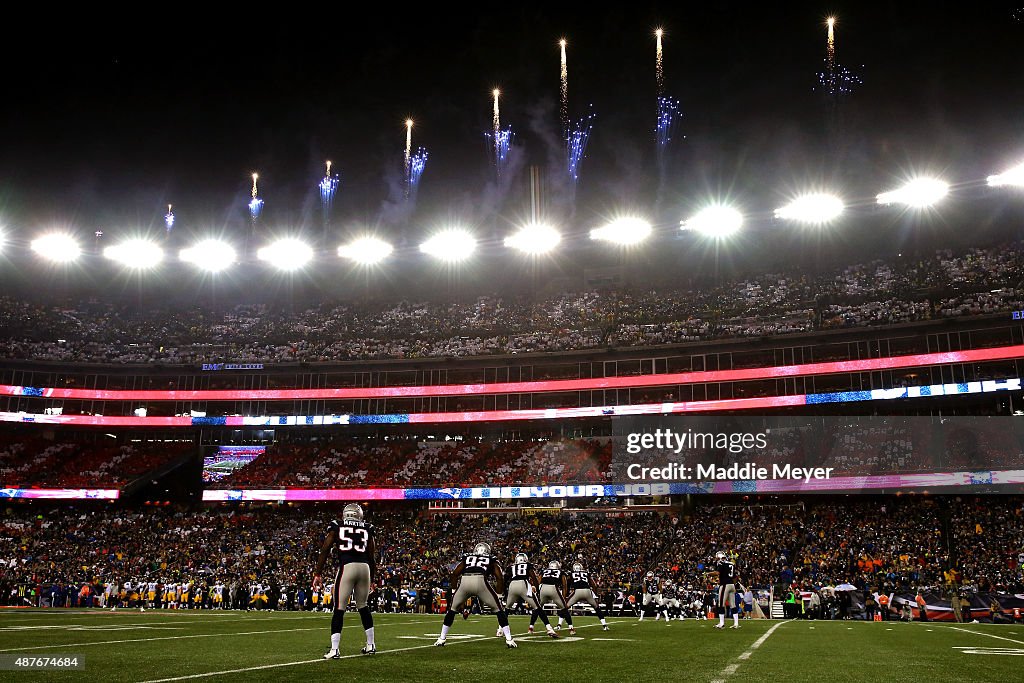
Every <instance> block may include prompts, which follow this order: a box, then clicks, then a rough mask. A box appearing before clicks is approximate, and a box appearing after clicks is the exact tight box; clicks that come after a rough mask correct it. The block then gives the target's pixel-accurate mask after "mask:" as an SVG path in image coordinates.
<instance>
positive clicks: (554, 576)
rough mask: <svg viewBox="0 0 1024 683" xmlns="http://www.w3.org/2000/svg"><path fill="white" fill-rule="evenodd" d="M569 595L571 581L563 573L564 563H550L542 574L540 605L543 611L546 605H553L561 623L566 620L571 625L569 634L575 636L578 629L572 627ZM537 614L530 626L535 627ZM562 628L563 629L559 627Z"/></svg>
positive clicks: (531, 618)
mask: <svg viewBox="0 0 1024 683" xmlns="http://www.w3.org/2000/svg"><path fill="white" fill-rule="evenodd" d="M568 594H569V579H568V577H567V576H566V575H565V572H563V571H562V563H561V562H559V561H558V560H551V561H550V562H548V566H547V568H546V569H543V570H542V571H541V573H540V598H539V599H538V602H539V603H540V607H541V609H543V608H544V605H546V604H548V603H549V602H550V603H553V604H554V605H555V607H557V608H558V617H559V623H561V620H562V619H565V620H566V621H567V622H568V623H569V633H571V634H575V633H576V627H574V626H573V625H572V615H571V614H569V610H568V608H567V607H566V604H565V601H566V596H567V595H568ZM537 616H538V615H537V614H535V615H533V616H532V617H530V625H531V626H533V624H534V622H536V620H537ZM559 628H561V627H559Z"/></svg>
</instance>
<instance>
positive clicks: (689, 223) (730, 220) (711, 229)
mask: <svg viewBox="0 0 1024 683" xmlns="http://www.w3.org/2000/svg"><path fill="white" fill-rule="evenodd" d="M742 227H743V214H742V213H740V212H739V211H737V210H736V209H734V208H732V207H731V206H725V205H724V204H712V205H711V206H708V207H706V208H704V209H701V210H700V211H698V212H697V213H696V214H694V215H693V216H691V217H690V219H689V220H685V221H681V222H680V224H679V228H680V229H681V230H688V231H689V230H692V231H694V232H698V233H700V234H701V235H704V236H705V237H713V238H715V239H718V238H722V237H728V236H730V235H734V234H735V233H737V232H739V229H740V228H742Z"/></svg>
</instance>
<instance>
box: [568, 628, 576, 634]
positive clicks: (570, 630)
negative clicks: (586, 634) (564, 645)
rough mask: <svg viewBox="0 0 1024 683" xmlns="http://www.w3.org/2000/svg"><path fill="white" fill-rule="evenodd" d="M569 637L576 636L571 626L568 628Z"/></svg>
mask: <svg viewBox="0 0 1024 683" xmlns="http://www.w3.org/2000/svg"><path fill="white" fill-rule="evenodd" d="M569 635H570V636H574V635H576V629H575V628H573V627H572V626H570V627H569Z"/></svg>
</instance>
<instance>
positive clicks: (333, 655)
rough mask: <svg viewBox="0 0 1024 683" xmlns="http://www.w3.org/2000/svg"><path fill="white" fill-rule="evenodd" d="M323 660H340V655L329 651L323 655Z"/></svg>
mask: <svg viewBox="0 0 1024 683" xmlns="http://www.w3.org/2000/svg"><path fill="white" fill-rule="evenodd" d="M324 659H341V654H340V653H339V652H338V651H337V650H330V651H328V652H327V654H325V655H324Z"/></svg>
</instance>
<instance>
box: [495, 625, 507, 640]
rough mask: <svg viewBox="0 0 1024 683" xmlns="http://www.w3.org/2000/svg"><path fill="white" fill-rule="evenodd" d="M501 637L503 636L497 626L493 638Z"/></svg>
mask: <svg viewBox="0 0 1024 683" xmlns="http://www.w3.org/2000/svg"><path fill="white" fill-rule="evenodd" d="M503 635H505V634H504V633H502V632H501V627H500V626H499V627H498V632H497V633H495V634H494V637H495V638H501V637H502V636H503Z"/></svg>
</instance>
